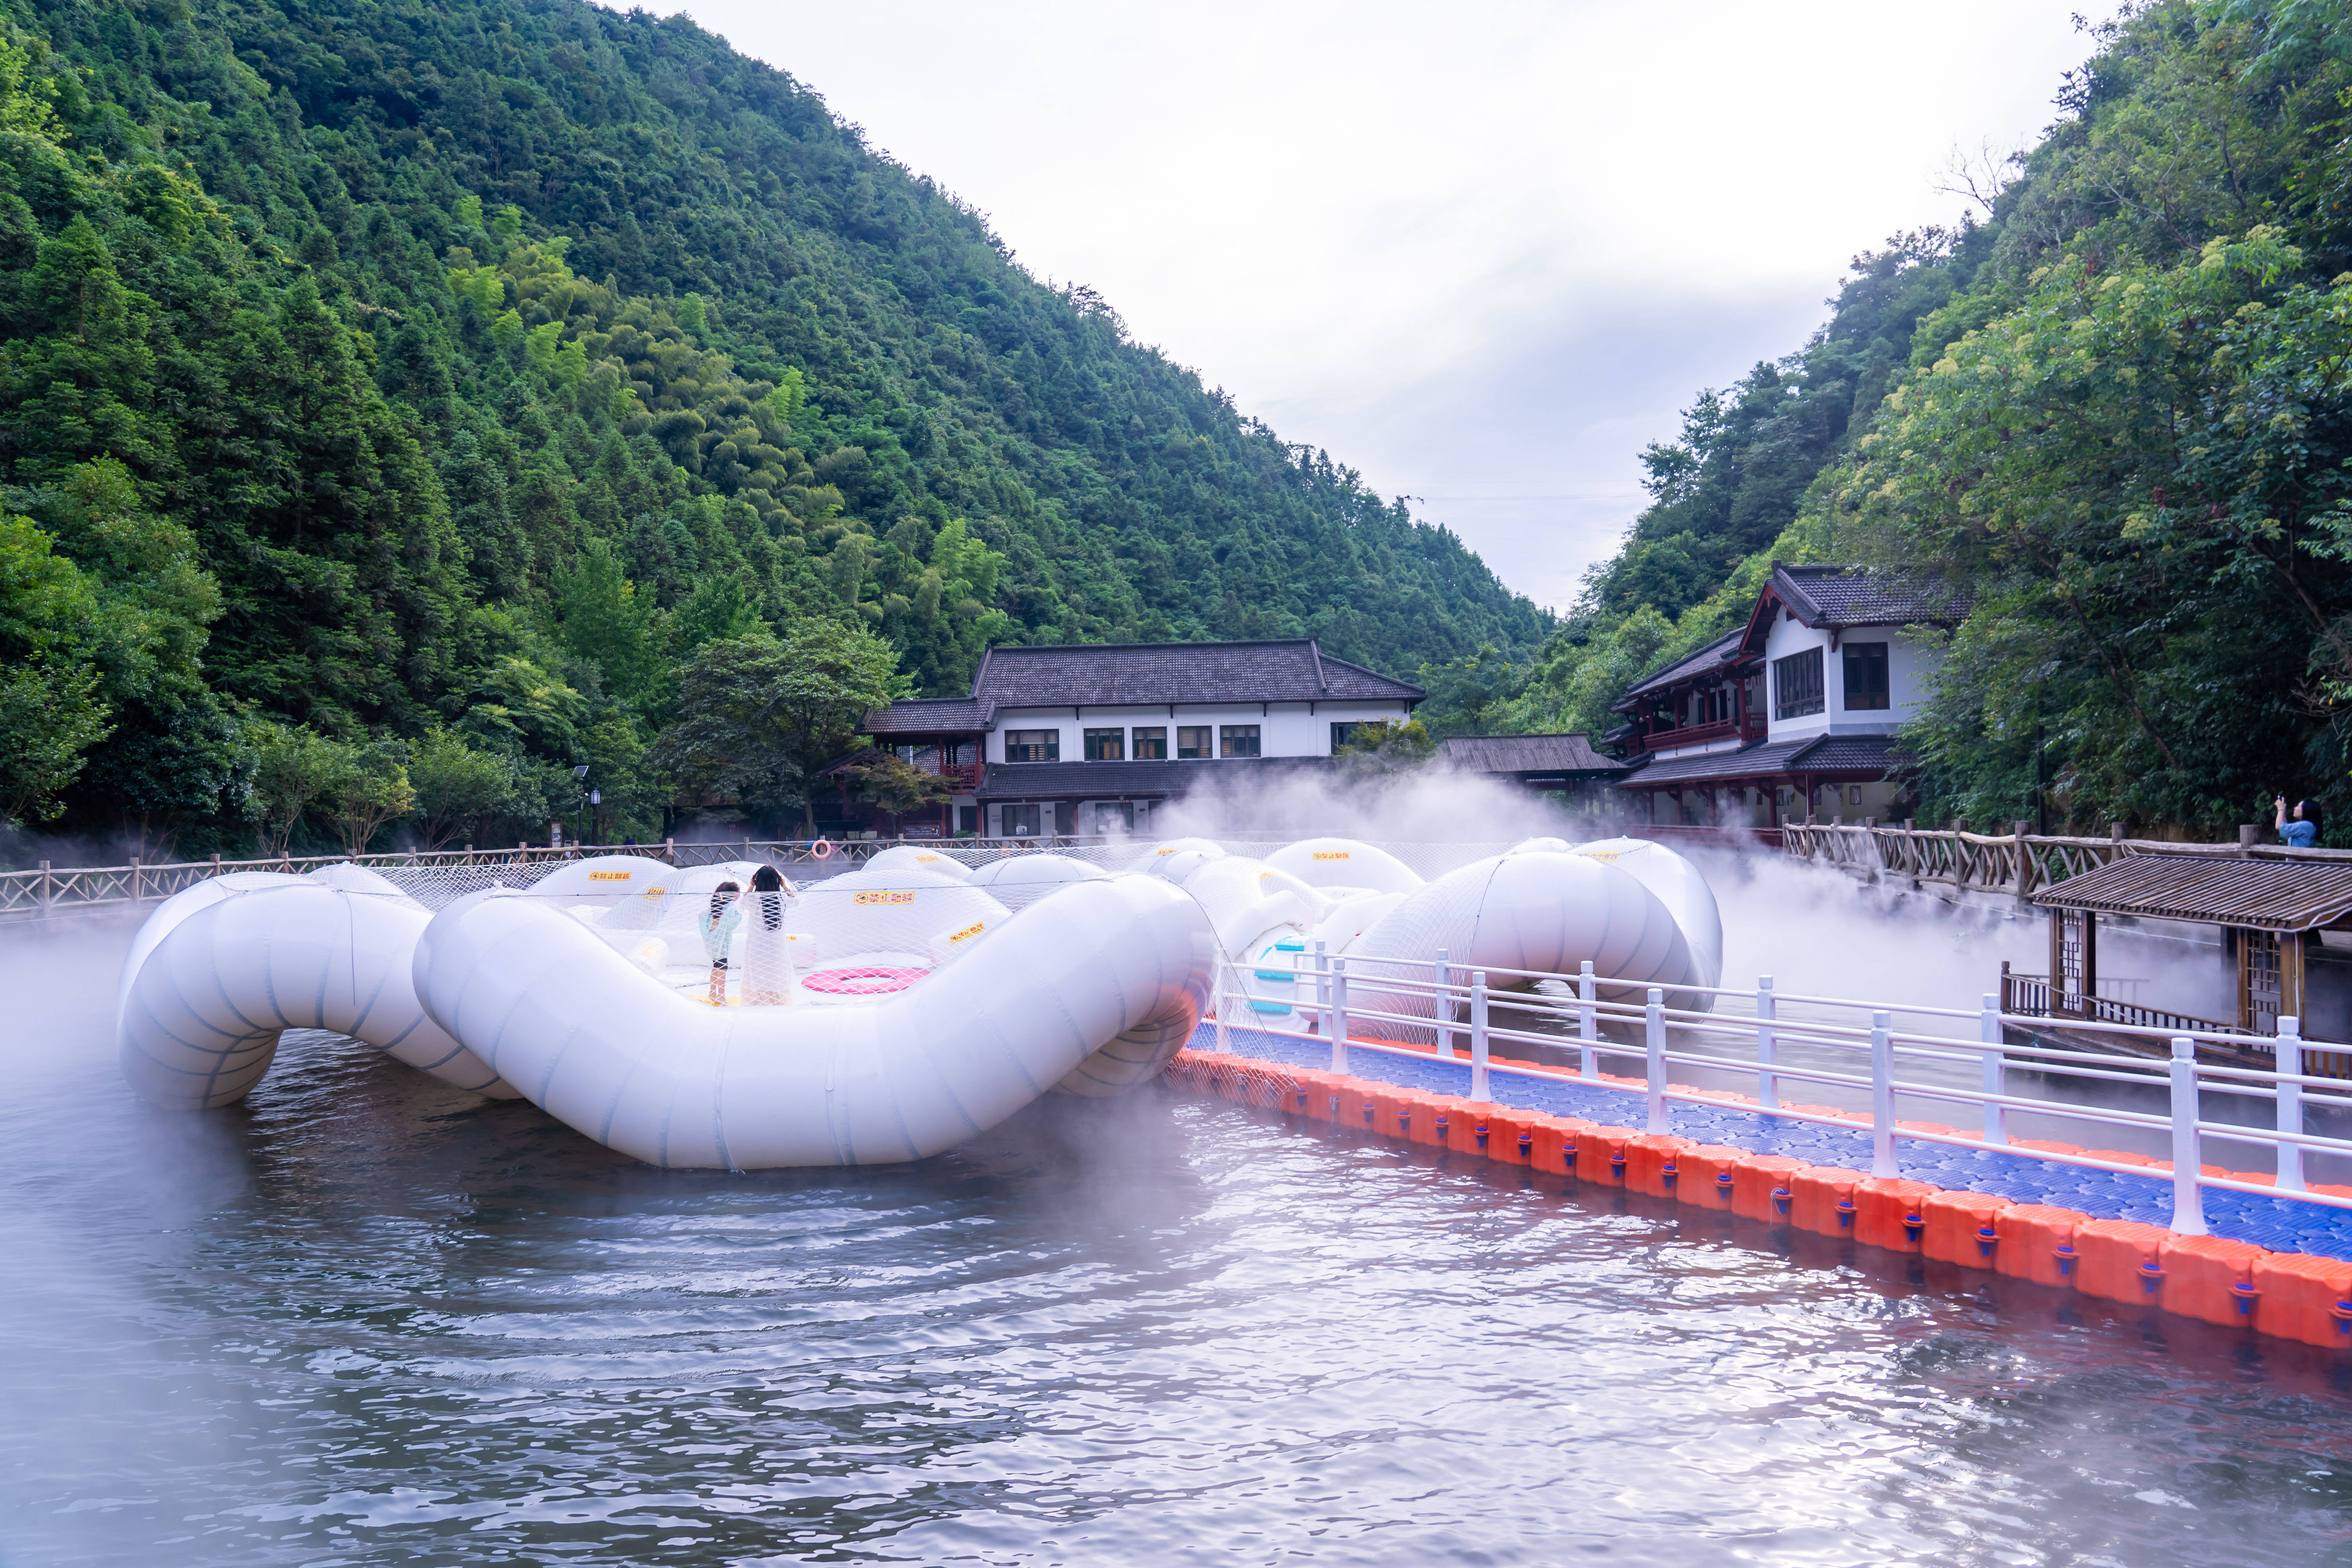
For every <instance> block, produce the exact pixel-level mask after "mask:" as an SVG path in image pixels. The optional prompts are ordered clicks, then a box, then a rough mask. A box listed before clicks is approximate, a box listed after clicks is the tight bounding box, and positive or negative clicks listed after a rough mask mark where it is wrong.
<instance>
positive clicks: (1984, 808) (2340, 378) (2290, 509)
mask: <svg viewBox="0 0 2352 1568" xmlns="http://www.w3.org/2000/svg"><path fill="white" fill-rule="evenodd" d="M2095 38H2096V45H2097V51H2096V53H2095V56H2094V58H2092V59H2091V60H2090V61H2089V63H2088V64H2086V65H2085V66H2084V68H2082V69H2081V70H2080V71H2078V72H2076V73H2074V74H2073V75H2072V76H2070V77H2069V79H2067V82H2066V84H2065V88H2064V90H2063V92H2062V94H2061V95H2060V99H2059V102H2058V107H2059V110H2060V115H2059V119H2058V120H2057V121H2056V122H2055V123H2054V124H2053V126H2052V127H2051V129H2050V130H2049V132H2047V133H2046V134H2045V136H2044V137H2043V139H2042V142H2041V143H2040V144H2039V145H2038V146H2036V147H2035V148H2033V149H2032V152H2031V153H2026V154H2022V155H2021V157H2020V158H2019V159H2018V160H2017V162H2016V163H2015V164H2014V165H2013V166H2012V168H2011V174H2012V175H2013V176H2014V177H2013V178H2012V179H2011V180H2010V181H2009V183H2008V184H2006V185H2005V186H2004V187H2003V188H2002V189H2001V190H2000V192H1999V193H1998V195H1997V197H1995V198H1994V199H1992V200H1991V201H1990V203H1989V206H1990V212H1989V216H1988V218H1987V221H1986V222H1985V223H1983V224H1982V225H1980V226H1969V227H1968V228H1966V229H1964V230H1962V231H1961V232H1959V233H1957V234H1948V235H1936V236H1927V237H1916V238H1908V239H1905V240H1902V241H1898V242H1897V243H1896V244H1895V245H1894V246H1893V247H1890V249H1889V250H1888V251H1887V252H1885V253H1883V254H1881V255H1877V256H1873V257H1865V258H1862V259H1861V260H1860V261H1858V262H1857V263H1856V277H1855V279H1853V281H1850V282H1849V283H1848V284H1847V285H1846V287H1845V288H1844V289H1843V290H1842V292H1841V294H1840V296H1839V298H1838V299H1837V300H1835V301H1834V302H1833V313H1832V317H1831V320H1830V322H1829V324H1828V325H1827V326H1826V327H1825V328H1824V329H1823V330H1822V332H1820V333H1819V334H1817V335H1816V337H1815V338H1814V340H1813V342H1812V343H1811V344H1810V345H1809V346H1808V348H1807V349H1806V350H1805V351H1804V352H1802V353H1799V354H1796V355H1792V356H1791V357H1790V358H1789V359H1787V360H1784V361H1782V362H1780V363H1779V364H1777V365H1769V366H1759V367H1758V368H1757V370H1756V371H1755V372H1754V373H1752V374H1750V375H1749V376H1748V378H1747V380H1746V381H1744V382H1743V383H1742V384H1740V385H1739V386H1738V387H1737V388H1734V389H1732V390H1731V391H1730V392H1728V393H1723V394H1715V393H1709V394H1706V395H1702V396H1701V398H1700V399H1699V401H1698V403H1697V404H1696V405H1695V406H1694V407H1693V409H1692V410H1691V413H1690V415H1689V416H1688V423H1687V425H1686V427H1685V439H1684V440H1683V441H1682V442H1681V443H1679V444H1677V445H1674V446H1667V447H1654V448H1653V449H1652V450H1651V451H1650V452H1649V453H1648V454H1646V460H1647V462H1648V465H1649V469H1650V476H1651V489H1652V493H1653V495H1654V498H1655V499H1654V504H1653V505H1652V506H1651V507H1650V509H1649V510H1647V511H1645V512H1644V513H1643V516H1642V518H1641V519H1640V520H1639V521H1637V522H1636V523H1635V524H1634V526H1633V530H1632V531H1631V533H1630V534H1629V537H1628V540H1627V542H1626V545H1625V548H1624V549H1623V550H1622V552H1621V553H1620V554H1619V555H1618V556H1617V557H1616V558H1615V559H1614V560H1613V561H1612V562H1611V563H1608V564H1607V565H1605V566H1604V567H1603V568H1601V570H1600V571H1598V572H1596V573H1595V574H1594V576H1593V578H1592V581H1591V588H1590V592H1589V593H1588V594H1587V595H1586V597H1585V599H1584V601H1583V603H1582V604H1581V605H1579V606H1578V608H1577V610H1576V612H1575V613H1574V614H1572V615H1571V616H1570V617H1569V618H1568V619H1567V620H1566V621H1565V622H1564V624H1563V626H1562V627H1561V629H1560V630H1559V633H1558V634H1556V636H1555V637H1553V639H1552V640H1551V641H1550V642H1549V644H1547V646H1546V647H1544V649H1543V650H1542V651H1541V652H1540V653H1539V654H1538V657H1537V658H1536V659H1535V660H1534V661H1533V662H1532V664H1531V665H1529V666H1528V668H1524V669H1522V670H1520V671H1518V672H1517V676H1516V678H1515V682H1514V683H1513V684H1512V686H1511V689H1510V691H1509V693H1508V694H1507V695H1505V696H1499V697H1498V696H1496V695H1495V692H1494V688H1495V686H1496V681H1495V680H1494V679H1493V678H1492V676H1491V674H1490V675H1489V676H1488V677H1487V678H1486V680H1485V682H1484V684H1483V685H1482V686H1481V687H1479V692H1480V695H1481V699H1482V700H1483V701H1484V702H1485V703H1486V711H1487V712H1488V713H1490V714H1496V713H1499V714H1501V715H1502V716H1503V717H1504V718H1505V719H1507V721H1510V722H1513V723H1516V724H1518V725H1520V726H1522V727H1526V728H1550V727H1554V726H1561V727H1580V728H1599V729H1605V728H1607V727H1608V717H1609V716H1608V708H1609V703H1610V702H1611V701H1612V700H1613V698H1614V697H1615V695H1616V694H1617V693H1618V692H1620V691H1622V689H1623V687H1624V685H1625V684H1626V683H1627V682H1628V681H1629V680H1631V679H1633V678H1635V677H1637V676H1638V675H1639V674H1641V673H1642V672H1643V670H1644V669H1646V668H1652V667H1654V665H1655V664H1656V663H1657V662H1659V661H1661V660H1663V659H1666V658H1676V657H1680V656H1681V655H1682V654H1684V653H1685V652H1687V651H1689V650H1690V649H1692V648H1694V647H1697V646H1699V645H1700V644H1701V643H1703V642H1704V641H1706V639H1708V638H1710V637H1715V636H1717V635H1720V633H1721V632H1722V631H1723V630H1724V629H1725V628H1726V627H1727V626H1729V625H1731V624H1732V622H1733V620H1734V619H1735V618H1736V617H1737V616H1741V615H1744V614H1745V612H1746V609H1747V606H1748V603H1749V601H1750V600H1751V598H1752V595H1754V593H1755V591H1756V589H1757V588H1758V586H1759V584H1760V583H1761V581H1762V579H1763V576H1764V574H1765V572H1766V570H1767V566H1768V563H1769V560H1770V559H1771V558H1773V557H1774V556H1779V557H1780V558H1784V559H1790V560H1812V561H1822V560H1846V561H1860V562H1863V563H1867V564H1869V565H1872V566H1874V567H1877V568H1881V569H1890V570H1908V571H1927V572H1934V573H1938V574H1943V575H1945V576H1947V577H1949V578H1951V579H1952V580H1954V581H1956V582H1958V583H1960V584H1964V585H1965V586H1966V587H1967V588H1968V589H1969V590H1970V592H1972V593H1973V595H1975V604H1976V608H1975V610H1974V612H1973V614H1972V615H1971V616H1970V617H1969V620H1968V622H1967V624H1966V625H1965V626H1962V627H1961V628H1960V630H1959V632H1958V635H1957V636H1956V637H1954V639H1953V642H1952V646H1951V652H1950V658H1948V661H1947V663H1946V666H1945V669H1944V674H1943V677H1942V679H1941V681H1940V684H1939V687H1938V689H1937V692H1936V694H1935V696H1934V698H1933V700H1932V701H1931V703H1930V704H1929V707H1928V710H1927V712H1926V713H1925V715H1924V716H1923V717H1922V719H1921V720H1920V721H1918V722H1917V723H1916V725H1915V726H1914V730H1913V735H1912V739H1913V740H1914V742H1916V744H1917V746H1918V748H1919V752H1920V754H1921V756H1922V757H1923V759H1924V762H1925V763H1926V778H1925V781H1924V782H1925V785H1926V795H1927V801H1926V809H1927V811H1928V812H1929V813H1930V814H1931V815H1936V816H1946V815H1966V816H1971V817H1973V818H1975V819H1977V820H1979V821H1983V820H1996V821H2006V820H2009V819H2011V818H2013V817H2018V816H2034V815H2038V814H2040V813H2042V812H2045V811H2046V813H2047V814H2048V816H2049V817H2050V818H2051V820H2052V822H2053V826H2062V825H2064V824H2067V823H2069V822H2071V823H2073V824H2074V825H2075V826H2082V827H2096V828H2104V826H2105V824H2106V823H2107V822H2109V821H2111V820H2116V819H2122V820H2125V821H2126V822H2129V823H2131V824H2132V825H2133V826H2135V827H2137V828H2138V829H2141V830H2145V831H2157V832H2163V831H2189V832H2211V831H2215V830H2217V829H2219V830H2226V829H2227V827H2228V826H2230V825H2231V824H2234V823H2238V822H2247V821H2254V820H2257V815H2256V814H2257V813H2262V812H2266V803H2267V801H2268V799H2269V797H2270V795H2272V794H2273V793H2276V792H2284V793H2286V794H2288V795H2305V794H2307V795H2315V796H2318V797H2320V798H2322V799H2323V800H2325V801H2326V802H2327V803H2328V804H2329V805H2332V806H2333V807H2335V810H2334V812H2333V814H2332V815H2333V819H2334V821H2335V823H2336V827H2335V829H2334V830H2333V837H2336V838H2338V839H2339V840H2340V841H2343V842H2352V837H2347V836H2346V829H2345V827H2344V826H2343V825H2344V823H2345V821H2346V819H2347V817H2352V809H2347V808H2352V777H2347V768H2352V270H2347V269H2352V42H2347V40H2352V7H2347V5H2345V4H2344V3H2343V0H2148V3H2146V4H2142V5H2135V6H2132V7H2130V8H2129V9H2127V10H2126V12H2125V13H2124V14H2123V15H2122V16H2119V17H2118V18H2117V19H2116V21H2115V22H2114V23H2113V24H2111V25H2109V26H2105V27H2102V28H2100V29H2098V30H2097V32H2096V35H2095ZM2263 819H2266V816H2265V817H2264V818H2263Z"/></svg>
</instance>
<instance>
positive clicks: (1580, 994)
mask: <svg viewBox="0 0 2352 1568" xmlns="http://www.w3.org/2000/svg"><path fill="white" fill-rule="evenodd" d="M1600 994H1601V986H1600V982H1599V981H1597V980H1595V979H1594V978H1593V976H1592V960H1591V959H1589V958H1588V959H1586V960H1585V961H1584V963H1583V964H1582V966H1581V967H1580V968H1579V970H1578V971H1577V975H1576V996H1577V1001H1578V1003H1579V1005H1578V1007H1577V1010H1576V1011H1577V1020H1576V1037H1577V1038H1578V1039H1580V1040H1581V1041H1583V1042H1584V1081H1585V1082H1587V1083H1599V1082H1600V1081H1601V1047H1600V1046H1599V1045H1598V1043H1597V1042H1598V1041H1599V1040H1600V1038H1601V1010H1600V1009H1599V1008H1598V1007H1596V1006H1594V1005H1593V1003H1594V1001H1595V1000H1597V999H1598V998H1599V996H1600Z"/></svg>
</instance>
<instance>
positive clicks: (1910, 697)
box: [1764, 610, 1943, 741]
mask: <svg viewBox="0 0 2352 1568" xmlns="http://www.w3.org/2000/svg"><path fill="white" fill-rule="evenodd" d="M1838 642H1839V647H1836V648H1833V647H1830V634H1829V633H1828V632H1827V631H1825V630H1820V629H1817V628H1815V627H1812V626H1802V625H1801V624H1799V623H1798V622H1796V621H1792V620H1790V618H1789V616H1788V612H1786V611H1785V610H1784V611H1782V612H1781V613H1780V616H1778V617H1777V618H1776V619H1775V620H1774V621H1773V623H1772V629H1771V630H1770V631H1769V632H1767V633H1766V634H1765V635H1764V663H1765V669H1766V685H1765V691H1764V700H1765V703H1766V707H1765V710H1764V711H1765V715H1766V733H1767V735H1768V737H1769V739H1771V740H1775V741H1795V740H1802V739H1804V738H1806V737H1808V736H1812V735H1824V734H1828V735H1891V734H1893V733H1895V731H1896V730H1898V729H1900V728H1902V726H1903V724H1904V723H1905V722H1906V721H1908V720H1909V719H1910V718H1911V717H1912V715H1913V714H1915V713H1916V712H1917V711H1918V710H1919V704H1920V702H1921V701H1923V700H1925V699H1926V696H1927V677H1928V676H1929V675H1931V674H1933V673H1934V671H1935V669H1936V667H1937V664H1938V663H1940V662H1941V660H1942V658H1943V655H1942V651H1941V650H1940V649H1937V648H1932V647H1920V646H1919V645H1918V644H1917V643H1916V642H1914V641H1912V639H1910V638H1909V637H1905V636H1904V635H1903V632H1902V629H1901V628H1900V627H1898V626H1855V627H1853V628H1852V629H1850V630H1848V631H1846V632H1845V633H1843V635H1842V636H1841V637H1839V639H1838ZM1849 642H1883V643H1885V644H1886V645H1887V649H1886V683H1887V695H1888V697H1889V699H1890V700H1892V701H1893V702H1894V704H1895V705H1894V706H1893V707H1892V708H1865V709H1861V710H1856V711H1853V712H1849V711H1847V710H1846V706H1845V660H1844V658H1843V656H1842V654H1841V652H1840V649H1841V648H1843V646H1844V645H1845V644H1846V643H1849ZM1809 647H1818V648H1820V649H1821V650H1822V685H1823V687H1824V688H1825V690H1824V692H1823V695H1824V697H1825V698H1826V699H1827V703H1828V706H1827V707H1826V708H1825V709H1824V710H1823V711H1822V712H1819V713H1809V714H1807V715H1805V716H1804V717H1803V718H1801V719H1779V718H1774V717H1772V716H1771V715H1772V711H1773V710H1772V707H1771V704H1772V703H1773V702H1774V701H1775V700H1776V699H1775V696H1774V692H1773V690H1772V687H1771V682H1770V670H1771V666H1772V661H1774V660H1775V659H1780V658H1787V657H1788V656H1789V655H1790V654H1792V653H1797V652H1801V650H1803V649H1805V648H1809Z"/></svg>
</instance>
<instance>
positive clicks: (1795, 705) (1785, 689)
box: [1772, 647, 1822, 719]
mask: <svg viewBox="0 0 2352 1568" xmlns="http://www.w3.org/2000/svg"><path fill="white" fill-rule="evenodd" d="M1821 710H1822V650H1821V649H1819V648H1817V647H1809V648H1807V649H1805V651H1804V652H1802V653H1792V654H1790V655H1789V657H1788V658H1776V659H1774V660H1773V661H1772V717H1773V718H1775V719H1801V718H1803V717H1804V716H1805V715H1806V714H1808V713H1818V712H1820V711H1821Z"/></svg>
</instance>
